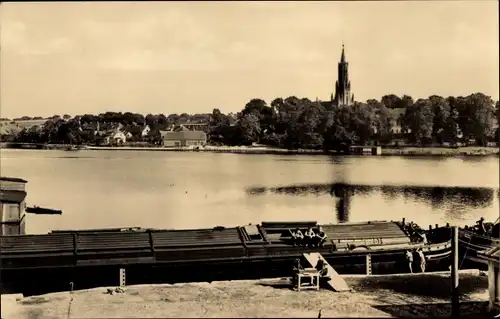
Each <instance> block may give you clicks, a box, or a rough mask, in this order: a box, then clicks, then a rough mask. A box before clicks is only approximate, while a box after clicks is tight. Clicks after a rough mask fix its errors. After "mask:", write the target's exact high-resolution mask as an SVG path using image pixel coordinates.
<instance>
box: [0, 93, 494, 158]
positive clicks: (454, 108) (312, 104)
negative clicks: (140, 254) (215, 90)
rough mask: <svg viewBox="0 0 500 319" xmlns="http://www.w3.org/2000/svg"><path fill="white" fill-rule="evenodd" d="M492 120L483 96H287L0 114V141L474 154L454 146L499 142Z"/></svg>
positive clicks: (488, 100)
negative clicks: (227, 105)
mask: <svg viewBox="0 0 500 319" xmlns="http://www.w3.org/2000/svg"><path fill="white" fill-rule="evenodd" d="M499 122H500V103H499V102H498V101H494V100H493V99H492V98H491V97H490V96H487V95H485V94H483V93H473V94H470V95H468V96H465V97H464V96H449V97H442V96H437V95H432V96H429V97H427V98H420V99H417V100H416V101H414V100H413V98H412V97H410V96H407V95H404V96H402V97H398V96H396V95H394V94H389V95H385V96H383V97H382V98H381V99H380V100H376V99H370V100H367V101H366V102H352V103H349V105H337V104H336V103H335V102H334V101H320V100H316V101H311V100H309V99H307V98H299V97H296V96H290V97H287V98H275V99H274V100H272V101H271V102H270V103H267V102H266V101H264V100H262V99H259V98H254V99H252V100H250V101H249V102H248V103H246V105H245V106H244V107H243V109H242V110H241V111H240V112H238V113H236V114H233V113H228V114H224V113H222V112H221V111H220V110H219V109H213V110H212V112H211V113H201V114H191V115H190V114H187V113H183V114H180V115H179V114H170V115H168V116H166V115H165V114H156V115H153V114H147V115H146V116H144V115H143V114H138V113H131V112H125V113H122V112H105V113H101V114H97V115H95V114H84V115H76V116H74V117H72V116H70V115H68V114H64V115H63V116H62V117H61V116H59V115H54V116H52V117H49V118H45V119H43V118H41V117H33V118H32V117H28V116H23V117H21V118H17V119H13V120H10V119H5V118H2V119H0V141H2V142H10V143H33V144H40V145H53V144H66V145H72V147H76V146H79V145H92V146H96V147H97V146H102V147H112V146H132V145H133V146H140V145H141V144H142V146H145V147H152V148H153V147H156V146H162V145H165V146H173V145H220V147H217V148H218V149H220V150H221V151H222V150H231V152H242V153H243V152H245V153H258V152H263V151H262V150H258V149H256V148H251V151H250V150H247V149H246V148H244V147H245V146H252V145H262V146H265V147H266V148H267V150H266V151H265V152H267V153H268V152H275V153H276V152H279V153H307V154H313V153H320V151H315V150H333V151H335V152H337V153H342V152H346V150H348V149H349V147H350V146H371V145H380V146H382V147H383V149H384V150H385V154H392V155H395V154H398V155H449V154H457V155H463V154H464V152H465V154H470V155H476V153H478V152H479V153H488V154H489V153H491V152H490V149H488V148H484V149H483V151H477V152H476V151H472V150H471V149H467V148H465V149H462V150H461V149H460V148H461V147H465V146H478V147H489V146H491V147H498V146H499V142H500V129H499V125H498V123H499ZM194 132H196V133H194ZM201 132H203V133H201ZM409 146H412V147H411V148H410V147H409ZM428 146H434V147H433V148H429V147H428ZM448 146H454V147H458V149H457V148H449V147H448ZM230 147H232V148H230ZM122 149H124V148H122ZM243 149H244V150H245V151H242V150H243ZM271 149H272V151H271ZM179 150H180V149H179ZM211 150H212V151H214V148H212V149H211ZM236 150H238V151H236ZM278 150H279V151H278ZM285 150H293V151H285ZM305 150H307V151H305ZM493 153H495V152H494V151H493Z"/></svg>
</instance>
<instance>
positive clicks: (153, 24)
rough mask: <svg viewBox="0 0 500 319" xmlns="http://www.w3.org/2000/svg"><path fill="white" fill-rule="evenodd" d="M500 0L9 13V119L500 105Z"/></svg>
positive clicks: (138, 5) (3, 66) (5, 39)
mask: <svg viewBox="0 0 500 319" xmlns="http://www.w3.org/2000/svg"><path fill="white" fill-rule="evenodd" d="M498 23H499V22H498V1H496V0H473V1H415V2H412V1H390V2H382V1H372V2H363V1H354V2H349V1H345V2H333V1H332V2H328V1H323V2H313V1H294V2H272V1H268V2H244V1H241V2H191V1H189V2H187V1H186V2H39V3H36V2H32V3H29V2H28V3H23V2H11V3H2V4H1V6H0V44H1V53H0V59H1V60H0V116H1V117H9V118H13V117H19V116H23V115H28V116H44V117H45V116H51V115H54V114H70V115H81V114H86V113H91V114H97V113H102V112H105V111H115V112H118V111H121V112H127V111H128V112H138V113H142V114H148V113H164V114H171V113H184V112H185V113H208V112H211V111H212V109H214V108H219V109H220V110H221V111H223V112H238V111H240V110H241V109H242V108H243V107H244V106H245V104H246V103H247V102H248V101H249V100H251V99H252V98H262V99H264V100H265V101H267V102H268V103H270V102H271V101H272V100H273V99H274V98H276V97H283V98H286V97H288V96H293V95H295V96H297V97H307V98H310V99H315V98H316V97H318V98H319V99H321V100H327V99H329V98H330V94H331V93H332V92H333V91H334V87H335V80H336V78H337V63H338V61H339V59H340V53H341V48H342V43H344V44H345V50H346V57H347V60H348V62H349V74H350V79H351V90H352V92H353V93H354V94H355V98H356V100H358V101H366V100H367V99H371V98H376V99H380V98H381V96H383V95H385V94H391V93H393V94H396V95H399V96H401V95H403V94H408V95H411V96H413V97H414V98H420V97H428V96H430V95H433V94H438V95H442V96H450V95H468V94H470V93H474V92H483V93H485V94H488V95H490V96H492V98H493V99H494V100H498V96H499V52H498V50H499V43H498V41H499V34H498V33H499V28H498Z"/></svg>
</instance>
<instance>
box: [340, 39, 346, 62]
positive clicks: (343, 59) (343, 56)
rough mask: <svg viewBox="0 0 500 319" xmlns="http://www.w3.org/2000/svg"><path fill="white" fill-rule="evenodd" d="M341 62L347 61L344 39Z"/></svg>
mask: <svg viewBox="0 0 500 319" xmlns="http://www.w3.org/2000/svg"><path fill="white" fill-rule="evenodd" d="M340 62H341V63H344V62H345V51H344V41H342V56H341V57H340Z"/></svg>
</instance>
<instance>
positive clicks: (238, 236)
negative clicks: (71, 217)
mask: <svg viewBox="0 0 500 319" xmlns="http://www.w3.org/2000/svg"><path fill="white" fill-rule="evenodd" d="M297 227H298V228H301V229H303V230H305V229H306V228H307V227H317V223H316V222H294V223H288V222H263V223H262V224H261V225H246V226H243V227H232V228H225V227H215V228H213V229H190V230H155V229H132V230H129V229H127V230H126V231H118V230H112V231H104V230H102V231H101V230H95V231H57V232H52V233H49V234H45V235H19V236H2V237H1V238H0V240H1V242H0V249H1V256H0V257H1V278H2V282H3V286H4V290H7V291H12V292H24V293H29V291H32V290H33V289H35V291H33V292H32V293H37V292H36V291H38V289H42V288H44V289H49V288H50V290H53V291H57V290H67V289H68V287H69V282H73V284H74V285H75V288H76V289H82V288H89V287H92V286H94V287H95V286H103V285H116V284H117V282H118V273H119V269H120V268H122V269H126V271H127V282H128V283H136V284H139V283H152V282H189V281H212V280H220V279H251V278H264V277H274V276H287V275H289V273H290V271H291V267H292V264H293V261H294V260H295V259H296V258H300V257H301V256H302V254H303V253H307V252H318V253H321V254H322V255H323V256H324V257H325V259H326V260H327V261H328V262H329V263H330V264H331V265H332V266H333V267H334V268H335V269H336V270H337V272H339V273H340V274H371V273H374V274H375V273H397V272H407V271H408V263H407V261H406V259H405V252H406V250H408V249H416V248H422V249H423V251H424V254H425V256H426V258H427V268H428V270H429V271H432V270H443V269H447V268H448V267H449V265H450V256H451V244H450V242H449V241H443V242H432V241H431V242H430V243H428V244H423V243H415V242H412V241H411V239H410V238H409V236H407V235H406V234H405V232H404V230H403V228H402V225H401V223H398V222H387V221H380V222H366V223H350V224H337V225H322V228H323V231H324V232H325V233H326V234H327V236H328V241H327V243H326V244H325V245H324V247H315V248H311V247H296V246H294V245H293V244H292V239H291V234H290V230H291V229H295V228H297ZM429 237H432V234H431V233H429ZM44 292H45V291H44Z"/></svg>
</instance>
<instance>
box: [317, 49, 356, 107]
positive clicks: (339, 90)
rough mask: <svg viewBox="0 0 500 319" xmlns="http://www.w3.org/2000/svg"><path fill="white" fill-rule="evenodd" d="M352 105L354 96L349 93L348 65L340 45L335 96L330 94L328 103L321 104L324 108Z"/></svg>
mask: <svg viewBox="0 0 500 319" xmlns="http://www.w3.org/2000/svg"><path fill="white" fill-rule="evenodd" d="M353 103H354V94H352V93H351V81H349V63H348V62H347V60H346V57H345V49H344V45H343V44H342V54H341V56H340V62H339V63H338V78H337V81H336V82H335V94H334V93H332V94H331V99H330V101H325V102H321V104H323V105H324V106H325V107H332V106H350V105H352V104H353Z"/></svg>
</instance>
